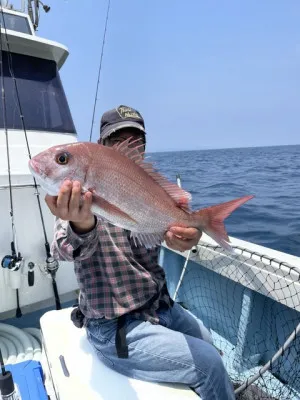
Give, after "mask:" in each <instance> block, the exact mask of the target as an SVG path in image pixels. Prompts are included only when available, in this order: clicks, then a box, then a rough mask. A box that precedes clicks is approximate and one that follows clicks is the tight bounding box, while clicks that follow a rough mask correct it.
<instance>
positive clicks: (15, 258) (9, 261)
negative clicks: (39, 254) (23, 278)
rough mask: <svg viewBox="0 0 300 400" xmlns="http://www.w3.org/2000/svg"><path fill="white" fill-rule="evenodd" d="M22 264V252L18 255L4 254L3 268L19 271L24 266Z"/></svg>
mask: <svg viewBox="0 0 300 400" xmlns="http://www.w3.org/2000/svg"><path fill="white" fill-rule="evenodd" d="M22 265H23V257H21V254H20V253H18V255H16V254H12V255H7V256H4V257H3V259H2V261H1V266H2V268H6V269H8V270H9V271H18V270H19V269H20V268H21V267H22Z"/></svg>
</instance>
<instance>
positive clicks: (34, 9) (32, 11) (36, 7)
mask: <svg viewBox="0 0 300 400" xmlns="http://www.w3.org/2000/svg"><path fill="white" fill-rule="evenodd" d="M23 2H25V0H22V3H23ZM27 3H28V5H27V9H28V15H29V17H30V19H31V22H32V24H33V27H34V30H35V31H36V30H37V28H38V26H39V20H40V5H41V6H42V7H43V10H44V11H45V13H48V12H49V11H50V7H49V6H47V4H44V3H43V2H42V1H41V0H27ZM31 3H33V5H32V4H31Z"/></svg>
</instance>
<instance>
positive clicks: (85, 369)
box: [40, 308, 199, 400]
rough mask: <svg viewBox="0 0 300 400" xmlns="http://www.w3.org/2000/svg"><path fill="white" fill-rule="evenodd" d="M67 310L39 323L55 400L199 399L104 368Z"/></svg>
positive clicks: (184, 389)
mask: <svg viewBox="0 0 300 400" xmlns="http://www.w3.org/2000/svg"><path fill="white" fill-rule="evenodd" d="M71 311H72V308H67V309H64V310H60V311H49V312H47V313H46V314H44V315H43V316H42V318H41V320H40V324H41V329H42V335H43V341H44V351H45V354H46V356H47V359H48V365H49V369H50V372H51V376H52V381H53V384H54V388H55V391H56V392H57V398H59V399H60V400H70V399H72V400H77V399H78V400H79V399H80V400H83V399H89V400H150V399H151V400H191V399H194V400H196V399H198V400H199V397H198V396H197V395H196V394H195V393H194V392H193V391H192V390H191V389H190V388H188V387H186V386H184V385H177V384H176V385H175V384H172V385H169V384H168V385H167V384H158V383H151V382H145V381H140V380H137V379H131V378H127V377H126V376H124V375H121V374H119V373H118V372H115V371H113V370H111V369H110V368H108V367H106V365H104V364H103V363H102V362H101V361H100V360H99V359H98V357H97V355H96V352H95V351H94V349H93V348H92V346H91V345H90V343H89V341H88V339H87V337H86V330H85V329H78V328H76V327H75V326H74V325H73V323H72V321H71V319H70V313H71ZM60 356H63V358H64V361H65V366H66V369H67V371H68V372H67V373H66V372H65V373H64V369H63V367H62V365H61V361H60V358H59V357H60ZM68 374H69V376H68ZM58 396H59V397H58Z"/></svg>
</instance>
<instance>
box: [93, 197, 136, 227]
mask: <svg viewBox="0 0 300 400" xmlns="http://www.w3.org/2000/svg"><path fill="white" fill-rule="evenodd" d="M93 204H94V206H96V207H98V208H100V209H101V210H104V211H105V213H106V214H109V215H112V216H118V217H121V218H122V219H125V220H128V221H131V222H134V223H135V224H136V223H137V222H136V220H135V219H133V218H132V217H131V216H130V215H128V214H127V213H126V212H124V211H122V210H121V209H120V208H119V207H117V206H115V205H114V204H112V203H110V202H109V201H107V200H105V199H103V198H102V197H100V196H98V195H97V194H95V193H93Z"/></svg>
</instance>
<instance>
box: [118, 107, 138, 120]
mask: <svg viewBox="0 0 300 400" xmlns="http://www.w3.org/2000/svg"><path fill="white" fill-rule="evenodd" d="M116 110H117V112H118V114H119V115H120V117H121V118H123V119H126V118H135V119H142V116H141V114H140V113H139V112H138V111H136V110H134V109H133V108H131V107H125V106H120V107H118V108H117V109H116Z"/></svg>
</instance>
